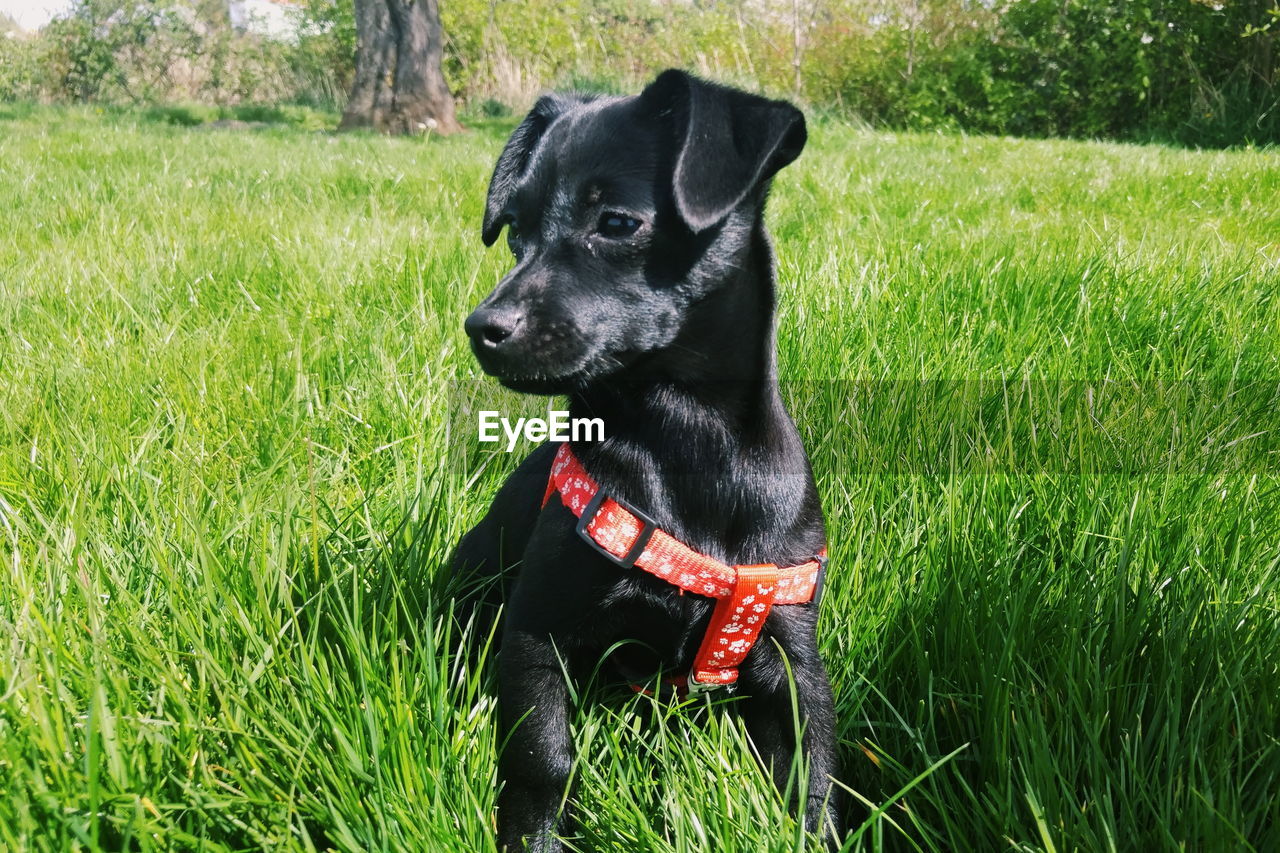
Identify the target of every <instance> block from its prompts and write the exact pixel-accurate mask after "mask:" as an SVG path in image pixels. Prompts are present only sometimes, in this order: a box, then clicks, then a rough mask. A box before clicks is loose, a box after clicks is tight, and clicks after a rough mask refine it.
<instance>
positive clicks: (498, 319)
mask: <svg viewBox="0 0 1280 853" xmlns="http://www.w3.org/2000/svg"><path fill="white" fill-rule="evenodd" d="M523 322H524V315H523V314H522V313H521V312H519V311H512V310H510V309H506V308H477V309H476V310H475V311H472V312H471V316H470V317H468V318H467V320H466V322H465V323H463V328H465V329H466V332H467V336H468V337H470V338H471V340H472V341H474V342H475V345H476V346H478V347H485V348H487V349H494V348H496V347H499V346H501V345H502V343H503V342H504V341H506V340H507V339H509V338H510V337H511V336H512V335H514V334H515V332H516V330H517V329H519V328H520V326H521V324H522V323H523Z"/></svg>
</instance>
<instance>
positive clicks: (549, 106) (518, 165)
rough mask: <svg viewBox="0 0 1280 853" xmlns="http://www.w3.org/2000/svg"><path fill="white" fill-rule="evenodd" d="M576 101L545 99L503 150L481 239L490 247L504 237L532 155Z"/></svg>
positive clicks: (514, 133)
mask: <svg viewBox="0 0 1280 853" xmlns="http://www.w3.org/2000/svg"><path fill="white" fill-rule="evenodd" d="M574 103H577V102H576V101H573V100H571V99H566V98H562V97H559V96H556V95H544V96H542V97H541V98H539V99H538V102H537V103H536V104H534V105H533V109H531V110H529V114H528V115H527V116H525V117H524V121H522V122H520V126H519V127H517V128H516V129H515V131H514V132H513V133H512V134H511V138H510V139H508V140H507V146H506V147H505V148H503V149H502V154H501V155H500V156H499V157H498V163H497V165H496V166H494V167H493V177H492V178H490V179H489V198H488V200H487V201H486V202H485V206H484V225H483V226H482V227H481V230H480V239H482V240H484V244H485V245H486V246H492V245H493V241H494V240H497V239H498V235H499V234H501V233H502V225H503V223H502V213H503V211H504V210H506V207H507V202H508V201H510V200H511V193H512V192H513V191H514V190H515V188H516V184H517V183H519V181H520V176H521V175H523V174H524V170H525V167H526V166H528V165H529V155H530V154H532V153H533V149H534V147H535V146H537V144H538V140H539V139H541V138H542V134H543V133H545V132H546V130H547V128H548V127H550V126H551V122H553V121H555V120H556V117H557V116H559V115H560V114H561V113H563V112H565V111H566V110H568V109H569V107H571V106H572V105H573V104H574Z"/></svg>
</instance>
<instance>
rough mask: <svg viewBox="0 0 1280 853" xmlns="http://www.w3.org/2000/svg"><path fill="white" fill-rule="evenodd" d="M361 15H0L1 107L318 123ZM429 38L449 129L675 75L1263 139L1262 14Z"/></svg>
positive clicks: (1154, 3)
mask: <svg viewBox="0 0 1280 853" xmlns="http://www.w3.org/2000/svg"><path fill="white" fill-rule="evenodd" d="M372 2H373V0H0V100H4V101H23V102H33V101H34V102H76V101H79V102H85V101H88V102H95V103H100V104H104V105H129V104H144V105H147V106H149V107H163V108H166V110H167V112H166V113H165V115H166V116H167V117H168V118H169V119H170V120H172V121H174V122H177V123H199V122H204V121H208V120H210V118H211V116H212V117H215V118H216V117H221V118H224V119H225V118H227V117H229V116H233V117H236V118H244V117H248V118H249V119H253V118H255V117H257V118H267V119H269V118H271V117H272V116H276V115H279V114H280V113H278V112H272V110H277V111H278V110H279V109H280V108H283V107H306V108H311V109H314V110H319V111H322V112H327V113H331V114H334V115H333V116H332V117H331V123H333V124H336V123H337V121H338V119H337V114H339V113H341V112H342V111H343V109H344V107H345V106H347V101H348V98H349V96H350V95H351V93H352V87H353V84H354V83H355V82H356V77H357V76H358V75H357V55H358V52H359V51H358V47H359V41H360V38H359V37H358V32H359V27H358V26H357V19H358V15H357V6H359V5H360V4H364V6H365V7H366V8H371V4H372ZM377 2H378V3H386V4H388V5H389V6H390V7H391V9H392V13H393V15H392V18H393V19H394V13H395V12H396V7H397V3H399V4H401V5H402V6H403V7H404V8H412V7H413V6H414V4H413V3H407V4H406V3H404V0H377ZM417 5H418V6H423V5H425V6H427V7H431V9H434V8H435V7H436V3H435V2H434V0H432V2H427V3H425V4H423V3H419V4H417ZM431 9H429V10H428V11H431ZM382 14H383V17H384V18H385V17H386V12H385V11H383V12H382ZM431 28H432V32H433V33H434V34H435V35H436V36H437V37H438V39H439V42H440V47H441V50H442V58H441V61H440V66H441V69H442V72H443V78H444V82H445V85H446V86H447V88H448V92H449V93H451V95H452V98H453V100H454V103H455V104H456V106H457V108H458V111H459V115H460V116H461V118H462V121H463V123H464V124H465V122H466V119H467V117H468V116H500V115H505V114H507V113H511V112H515V111H520V110H522V109H524V108H526V107H527V106H528V105H529V104H530V102H531V101H532V99H533V98H534V97H535V96H536V95H537V93H538V92H540V91H542V90H545V89H548V88H575V89H580V90H594V91H607V92H609V91H630V90H634V89H635V88H636V87H637V86H638V85H639V84H640V83H642V82H643V81H644V80H645V79H647V78H649V77H650V76H651V75H653V73H654V72H655V71H657V70H660V69H662V68H665V67H668V66H680V67H683V68H687V69H690V70H693V71H696V72H699V73H702V74H706V75H709V76H712V77H715V78H719V79H722V80H726V81H730V82H734V83H737V84H740V85H746V86H749V87H751V88H757V89H761V90H764V91H768V92H770V93H773V94H775V95H778V96H785V97H790V98H793V99H796V100H798V101H800V102H802V103H804V104H805V105H807V106H808V107H809V108H810V109H811V110H816V111H818V112H829V113H832V114H836V115H839V116H840V117H842V118H845V119H852V120H855V121H858V120H861V121H864V122H866V123H868V124H869V125H873V126H879V127H889V128H902V129H914V130H933V129H945V130H961V131H970V132H975V133H996V134H1008V135H1018V136H1037V137H1039V136H1068V137H1086V138H1095V137H1100V138H1110V139H1124V140H1137V141H1164V142H1172V143H1178V144H1183V145H1192V146H1206V147H1218V146H1233V145H1245V144H1265V143H1274V142H1276V141H1278V140H1280V107H1278V104H1277V101H1278V94H1280V93H1278V91H1277V75H1276V70H1277V69H1276V66H1277V49H1276V48H1277V44H1276V42H1277V38H1278V37H1280V3H1277V0H1211V1H1210V0H900V2H888V1H887V0H736V2H731V0H570V1H569V2H564V0H440V2H439V4H438V24H432V25H431ZM343 124H344V125H347V126H360V125H361V124H363V125H366V126H367V125H369V124H372V125H374V126H378V122H376V121H372V122H371V121H364V122H360V121H348V120H346V119H344V120H343ZM427 125H430V126H431V127H433V128H434V127H435V124H434V123H433V122H425V123H423V122H419V123H418V124H417V125H414V126H413V127H408V126H406V127H402V128H400V130H401V131H402V132H404V131H411V130H413V129H414V127H417V128H418V129H423V128H425V127H426V126H427ZM382 129H391V128H388V127H383V128H382ZM441 129H448V127H447V126H446V125H441Z"/></svg>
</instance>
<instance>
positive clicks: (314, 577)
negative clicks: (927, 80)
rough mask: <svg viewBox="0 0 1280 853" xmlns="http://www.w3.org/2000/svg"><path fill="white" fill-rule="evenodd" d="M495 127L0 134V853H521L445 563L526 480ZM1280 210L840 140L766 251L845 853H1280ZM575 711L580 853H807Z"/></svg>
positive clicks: (1000, 142) (1193, 166)
mask: <svg viewBox="0 0 1280 853" xmlns="http://www.w3.org/2000/svg"><path fill="white" fill-rule="evenodd" d="M509 128H510V121H506V122H505V123H504V122H493V123H487V124H486V123H483V122H477V123H476V125H475V130H474V132H472V133H470V134H467V135H465V136H461V137H457V138H453V139H448V140H431V141H425V142H424V141H422V140H390V139H381V138H375V137H368V136H360V135H354V136H341V137H334V136H330V135H327V134H324V133H315V132H308V131H306V130H303V129H300V128H296V127H277V128H272V129H266V130H261V131H256V132H228V131H206V130H199V129H188V128H184V127H180V126H177V125H174V124H172V123H169V122H168V121H167V120H166V119H165V117H163V116H160V117H156V116H148V115H146V114H143V113H127V112H125V113H108V114H105V115H102V114H95V113H91V112H89V111H87V110H50V109H44V108H24V107H3V108H0V235H2V236H0V849H5V850H14V851H20V850H21V851H26V850H66V849H83V850H94V849H102V850H120V849H136V850H173V849H184V850H186V849H190V850H197V849H198V850H206V851H219V850H249V849H262V848H270V849H301V850H306V849H315V848H326V847H333V848H336V849H340V850H467V851H473V850H490V849H493V840H492V825H491V813H492V808H493V802H494V784H495V773H494V766H495V765H494V751H495V748H496V746H497V745H496V743H495V733H494V728H495V718H494V702H493V698H492V683H491V678H490V676H489V675H488V674H486V673H484V672H469V671H467V669H466V668H465V667H464V666H463V665H462V664H460V663H459V662H456V661H454V660H453V659H452V658H451V657H450V656H449V655H448V654H447V652H446V649H448V648H449V647H450V644H451V641H452V638H450V637H448V636H446V631H445V629H444V627H443V626H444V625H446V624H447V622H448V620H447V606H448V602H447V600H446V599H445V598H444V597H443V596H442V595H441V594H440V590H441V589H443V588H444V587H445V586H446V585H447V582H448V580H449V579H448V578H442V577H441V576H440V575H441V572H440V566H441V564H442V561H443V560H444V558H445V556H446V554H447V552H448V549H449V548H450V545H451V543H452V542H453V541H454V540H455V539H456V537H458V536H459V535H460V534H461V533H462V532H463V531H464V530H465V529H466V527H467V526H468V525H469V524H470V523H472V522H474V521H475V520H476V519H477V518H478V516H479V514H480V513H481V512H482V511H483V508H484V506H485V504H486V502H487V499H488V497H489V496H490V495H491V494H492V491H493V489H494V487H495V486H496V484H497V483H498V482H499V481H500V479H501V477H502V476H503V474H504V473H505V472H507V471H509V470H510V469H511V467H512V466H513V465H514V464H515V462H516V459H515V458H514V457H508V456H507V455H506V454H501V453H499V454H496V455H494V454H492V453H490V452H489V450H488V447H490V446H486V449H485V450H481V446H480V445H479V444H478V443H476V441H475V433H474V423H473V421H472V420H471V418H472V415H471V414H469V413H470V412H471V411H473V409H474V401H475V399H476V398H478V397H480V396H484V395H496V394H497V393H498V392H496V391H494V390H493V388H492V386H491V383H489V382H487V381H484V380H482V379H480V374H479V371H478V370H477V368H476V366H475V365H474V364H473V362H472V359H471V358H470V355H469V352H468V350H467V348H466V346H465V345H464V341H463V339H462V335H461V321H462V318H463V317H464V316H465V313H466V312H467V311H468V310H469V307H470V306H471V305H473V304H474V303H475V302H476V301H477V300H478V299H479V298H480V297H481V296H482V295H483V294H484V293H485V292H487V291H488V289H489V288H490V287H491V286H492V284H493V283H494V282H495V281H496V280H497V278H498V277H499V276H500V275H501V273H502V270H503V267H504V265H505V263H506V257H505V253H504V252H502V251H500V250H498V249H494V250H492V251H486V250H484V249H483V248H482V247H481V245H480V241H479V235H478V224H479V219H480V210H481V203H482V200H483V193H484V189H485V182H486V180H487V177H488V173H489V169H490V168H491V165H492V162H493V159H494V157H495V156H496V153H497V150H498V148H499V146H500V143H501V140H502V137H503V135H504V134H505V132H506V131H507V130H508V129H509ZM1277 198H1280V161H1278V160H1277V155H1276V153H1275V152H1271V151H1243V152H1222V153H1198V152H1189V151H1180V150H1170V149H1164V148H1159V147H1127V146H1119V145H1102V144H1081V143H1069V142H1029V141H1015V140H1005V139H987V138H965V137H958V136H911V135H897V136H895V135H889V134H884V133H869V132H863V131H856V130H854V129H851V128H849V127H847V126H844V125H841V124H837V123H824V122H819V123H817V124H816V126H815V127H814V128H813V138H812V143H811V146H810V149H809V150H808V151H807V152H806V153H805V155H804V156H803V157H802V158H801V160H800V161H799V162H798V163H797V164H796V166H795V167H793V168H791V169H789V170H787V171H786V172H785V173H784V174H783V176H782V177H781V179H780V181H779V183H778V186H777V188H776V191H775V194H774V198H773V202H772V204H771V210H770V221H771V223H772V227H773V230H774V234H775V236H776V243H777V247H778V253H779V260H780V274H781V281H782V286H781V291H782V294H781V296H782V308H781V315H780V326H779V348H780V361H781V366H782V370H783V373H784V375H785V376H786V378H787V384H786V392H787V394H788V396H789V397H790V399H791V402H792V406H793V409H794V411H795V412H796V414H797V416H798V420H799V422H800V426H801V429H802V431H803V433H804V435H805V437H806V441H807V444H808V446H809V448H810V450H811V453H812V456H813V459H814V465H815V470H816V473H817V476H818V480H819V487H820V489H821V491H822V494H823V499H824V504H825V506H826V509H827V513H828V516H829V519H830V529H831V546H832V556H833V561H832V565H833V570H832V575H831V579H830V581H829V585H828V595H827V599H826V602H825V604H824V614H823V617H822V622H821V640H822V645H823V650H824V654H825V658H826V660H827V661H828V664H829V667H830V670H831V674H832V680H833V683H834V685H835V690H836V695H837V701H838V705H839V713H840V737H841V740H842V745H843V752H844V761H845V764H846V773H845V781H846V783H847V784H848V785H849V786H850V787H851V788H853V789H855V790H856V791H857V792H858V793H859V795H860V797H861V798H862V799H864V800H865V802H866V803H867V804H868V806H867V808H866V809H865V810H864V811H863V813H862V814H861V816H857V817H856V819H855V828H859V829H860V831H859V834H858V835H857V837H856V839H854V840H852V841H851V842H850V843H849V848H850V849H861V848H870V849H878V848H881V847H886V848H890V849H921V850H936V851H948V850H960V849H972V850H980V851H985V850H998V849H1016V850H1055V851H1072V850H1078V851H1094V850H1111V849H1114V850H1122V851H1127V850H1172V849H1187V850H1234V849H1255V850H1274V849H1277V848H1278V847H1280V805H1278V802H1280V800H1278V794H1277V792H1278V791H1280V740H1278V738H1280V670H1278V667H1280V506H1278V504H1280V501H1278V500H1277V484H1278V482H1280V476H1278V474H1280V465H1278V461H1280V458H1278V456H1277V450H1278V449H1280V441H1278V440H1277V437H1278V435H1280V433H1278V432H1277V428H1280V423H1278V421H1280V414H1277V412H1280V400H1278V399H1277V397H1278V395H1280V391H1278V388H1280V363H1278V359H1280V332H1278V330H1280V303H1278V301H1277V296H1276V293H1277V285H1278V284H1280V205H1277V203H1276V200H1277ZM503 405H504V406H509V407H513V408H514V407H517V406H533V407H537V406H540V405H544V404H542V403H539V402H538V401H516V400H512V399H510V398H504V403H503ZM582 696H583V701H582V703H581V707H579V708H578V710H577V711H576V713H575V721H574V725H575V730H576V733H577V734H576V740H577V742H578V744H579V745H580V747H581V750H582V755H583V756H584V757H586V758H587V759H588V760H586V761H582V762H581V763H580V765H579V767H578V770H577V781H578V788H577V793H576V800H577V810H578V813H579V814H580V815H581V817H582V819H583V825H582V827H581V835H580V837H579V840H578V841H576V842H575V843H576V844H577V845H578V847H579V848H580V849H598V850H627V851H629V850H682V851H683V850H697V851H701V850H707V849H718V850H741V851H761V850H776V851H782V850H796V849H801V848H802V847H803V846H804V845H805V843H806V841H805V838H804V836H803V833H801V832H800V831H799V830H798V829H797V827H796V825H795V823H794V821H791V820H790V819H789V818H788V817H787V816H786V811H785V809H784V808H783V806H782V805H781V804H780V801H779V798H778V797H777V795H776V794H775V793H774V792H773V790H772V788H771V786H770V785H769V784H768V783H767V782H766V781H765V780H764V778H763V777H762V775H761V774H760V773H758V772H757V771H756V770H755V768H754V766H753V765H752V762H751V758H750V746H749V744H748V743H747V741H746V739H745V737H744V735H743V734H742V732H741V730H740V727H739V725H738V724H737V723H736V721H735V719H734V717H733V716H732V715H726V714H723V713H719V712H717V711H708V710H705V709H699V708H669V707H666V706H661V707H657V708H652V707H649V702H648V700H645V699H643V698H634V697H623V696H621V695H620V694H619V693H617V692H615V691H612V690H610V689H609V688H607V687H592V688H589V689H586V691H585V692H584V693H583V694H582ZM904 790H905V793H903V792H904ZM864 821H865V822H864Z"/></svg>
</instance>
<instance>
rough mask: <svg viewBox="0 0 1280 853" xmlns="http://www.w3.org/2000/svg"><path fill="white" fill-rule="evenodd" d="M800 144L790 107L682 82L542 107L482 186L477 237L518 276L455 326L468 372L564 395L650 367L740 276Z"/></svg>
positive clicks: (673, 75) (665, 80)
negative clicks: (500, 252) (647, 362)
mask: <svg viewBox="0 0 1280 853" xmlns="http://www.w3.org/2000/svg"><path fill="white" fill-rule="evenodd" d="M805 139H806V133H805V124H804V116H803V115H802V114H801V113H800V111H799V110H797V109H796V108H795V107H793V106H792V105H790V104H788V103H786V102H783V101H772V100H768V99H765V98H762V97H758V96H756V95H750V94H747V93H746V92H741V91H738V90H736V89H730V88H727V87H724V86H719V85H715V84H713V83H708V82H705V81H703V80H699V79H697V78H695V77H691V76H689V75H688V74H685V73H684V72H680V71H666V72H664V73H663V74H661V75H659V76H658V78H657V79H656V80H654V81H653V83H651V84H650V85H649V86H648V87H647V88H646V89H645V90H644V91H643V92H642V93H641V94H639V95H636V96H632V97H625V98H615V97H608V98H605V97H601V98H588V97H576V96H559V95H552V96H547V97H544V98H542V99H541V100H539V101H538V103H537V104H536V105H535V106H534V108H533V110H532V111H531V112H530V113H529V115H528V116H526V117H525V119H524V121H523V122H521V124H520V126H519V127H517V128H516V130H515V132H514V133H513V134H512V135H511V139H510V140H509V141H508V142H507V145H506V148H505V149H504V150H503V152H502V155H501V156H500V157H499V158H498V164H497V166H496V167H495V169H494V172H493V178H492V181H491V183H490V185H489V197H488V202H487V204H486V207H485V214H484V226H483V231H482V236H483V239H484V242H485V245H492V244H493V243H494V242H495V241H496V240H497V239H498V236H499V235H500V234H501V232H502V229H503V228H504V227H505V228H506V230H507V244H508V245H509V246H510V248H511V253H512V255H514V256H515V266H514V268H513V269H512V270H511V271H510V272H509V273H508V274H507V276H506V277H505V278H503V280H502V281H501V282H499V283H498V286H497V287H495V288H494V290H493V292H492V293H491V294H489V296H488V297H487V298H486V299H485V300H484V301H483V302H482V303H480V306H479V307H477V308H476V310H475V311H474V312H473V313H472V314H471V316H470V317H468V318H467V321H466V331H467V335H468V336H469V337H470V339H471V346H472V349H473V350H474V351H475V354H476V358H477V359H479V361H480V365H481V366H482V367H483V368H484V370H485V372H487V373H490V374H492V375H494V376H496V377H498V379H499V380H500V381H501V382H502V383H503V384H504V385H507V386H508V387H511V388H514V389H516V390H521V391H531V392H535V393H565V392H569V391H573V390H577V389H581V388H584V387H586V386H587V385H589V384H590V383H591V382H593V381H595V380H596V379H599V378H600V377H603V376H606V375H610V374H614V373H617V372H619V371H624V370H626V369H627V368H628V367H630V366H631V365H633V364H636V363H637V362H638V361H640V360H642V359H644V358H645V357H647V356H652V355H654V354H656V353H660V352H661V351H662V350H663V349H664V348H666V347H668V346H670V345H671V344H672V343H673V341H675V339H676V337H677V335H678V334H679V333H680V330H681V327H682V324H683V322H684V319H685V317H686V316H687V313H688V307H689V306H690V305H691V304H692V303H694V302H696V301H698V300H700V299H703V298H705V297H706V296H707V295H708V293H709V292H710V291H712V290H714V289H715V288H716V287H717V285H720V284H723V283H724V282H725V281H726V280H727V279H728V278H729V277H730V274H731V273H732V271H733V270H734V269H735V267H736V266H738V265H739V264H740V263H741V260H742V255H743V252H745V251H746V249H747V247H748V246H749V243H750V240H751V236H752V233H753V231H754V228H755V226H756V221H757V219H758V217H759V215H760V211H761V210H762V206H763V201H764V195H765V192H766V190H767V187H768V183H769V179H770V178H771V177H772V176H773V175H774V173H776V172H777V171H778V170H779V169H781V168H782V167H783V166H785V165H787V164H788V163H790V162H791V161H792V160H794V159H795V158H796V157H797V156H799V154H800V151H801V149H802V148H803V147H804V143H805Z"/></svg>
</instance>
